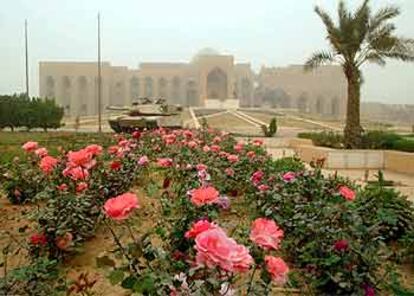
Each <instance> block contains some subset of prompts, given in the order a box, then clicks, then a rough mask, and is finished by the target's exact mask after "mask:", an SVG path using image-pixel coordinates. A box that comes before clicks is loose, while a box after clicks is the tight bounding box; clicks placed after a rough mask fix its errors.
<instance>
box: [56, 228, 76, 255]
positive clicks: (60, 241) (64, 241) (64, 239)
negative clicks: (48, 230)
mask: <svg viewBox="0 0 414 296" xmlns="http://www.w3.org/2000/svg"><path fill="white" fill-rule="evenodd" d="M72 240H73V235H72V234H71V233H70V232H67V233H65V234H64V235H63V236H58V237H57V238H56V240H55V243H56V246H57V247H58V248H59V249H61V250H63V251H65V250H67V249H68V248H69V247H70V245H71V243H72Z"/></svg>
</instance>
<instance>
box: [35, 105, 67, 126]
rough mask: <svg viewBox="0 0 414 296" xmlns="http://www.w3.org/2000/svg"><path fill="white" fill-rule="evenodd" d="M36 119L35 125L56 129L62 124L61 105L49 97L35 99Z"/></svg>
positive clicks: (62, 112)
mask: <svg viewBox="0 0 414 296" xmlns="http://www.w3.org/2000/svg"><path fill="white" fill-rule="evenodd" d="M35 109H36V119H37V121H38V122H37V127H40V128H43V130H44V131H47V129H48V128H49V129H50V128H51V129H57V128H59V127H61V126H62V123H61V121H62V118H63V114H64V110H63V108H62V107H59V106H57V105H56V103H55V101H54V100H49V99H45V100H42V99H37V100H36V105H35Z"/></svg>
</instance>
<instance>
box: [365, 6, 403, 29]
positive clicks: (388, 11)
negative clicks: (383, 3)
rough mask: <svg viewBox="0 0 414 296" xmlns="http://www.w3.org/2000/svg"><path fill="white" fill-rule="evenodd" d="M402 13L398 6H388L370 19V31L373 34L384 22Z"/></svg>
mask: <svg viewBox="0 0 414 296" xmlns="http://www.w3.org/2000/svg"><path fill="white" fill-rule="evenodd" d="M400 13H401V11H400V9H399V8H398V7H396V6H388V7H384V8H382V9H380V10H379V11H378V12H377V13H375V14H374V15H373V16H372V17H371V19H370V24H369V29H370V31H371V32H373V31H375V30H377V29H378V28H379V27H380V26H381V25H382V24H383V23H384V22H386V21H388V20H390V19H393V18H395V17H397V16H398V15H400Z"/></svg>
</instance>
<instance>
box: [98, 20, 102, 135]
mask: <svg viewBox="0 0 414 296" xmlns="http://www.w3.org/2000/svg"><path fill="white" fill-rule="evenodd" d="M101 71H102V69H101V14H100V13H98V132H100V133H101V132H102V114H101V112H102V72H101Z"/></svg>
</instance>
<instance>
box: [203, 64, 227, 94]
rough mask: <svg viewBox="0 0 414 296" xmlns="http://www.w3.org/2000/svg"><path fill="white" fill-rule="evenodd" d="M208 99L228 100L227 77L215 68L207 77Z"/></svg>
mask: <svg viewBox="0 0 414 296" xmlns="http://www.w3.org/2000/svg"><path fill="white" fill-rule="evenodd" d="M207 98H208V99H219V100H221V101H224V100H225V99H227V75H226V73H225V72H224V71H223V70H221V69H220V68H214V69H213V70H211V71H210V73H209V74H208V75H207Z"/></svg>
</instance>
